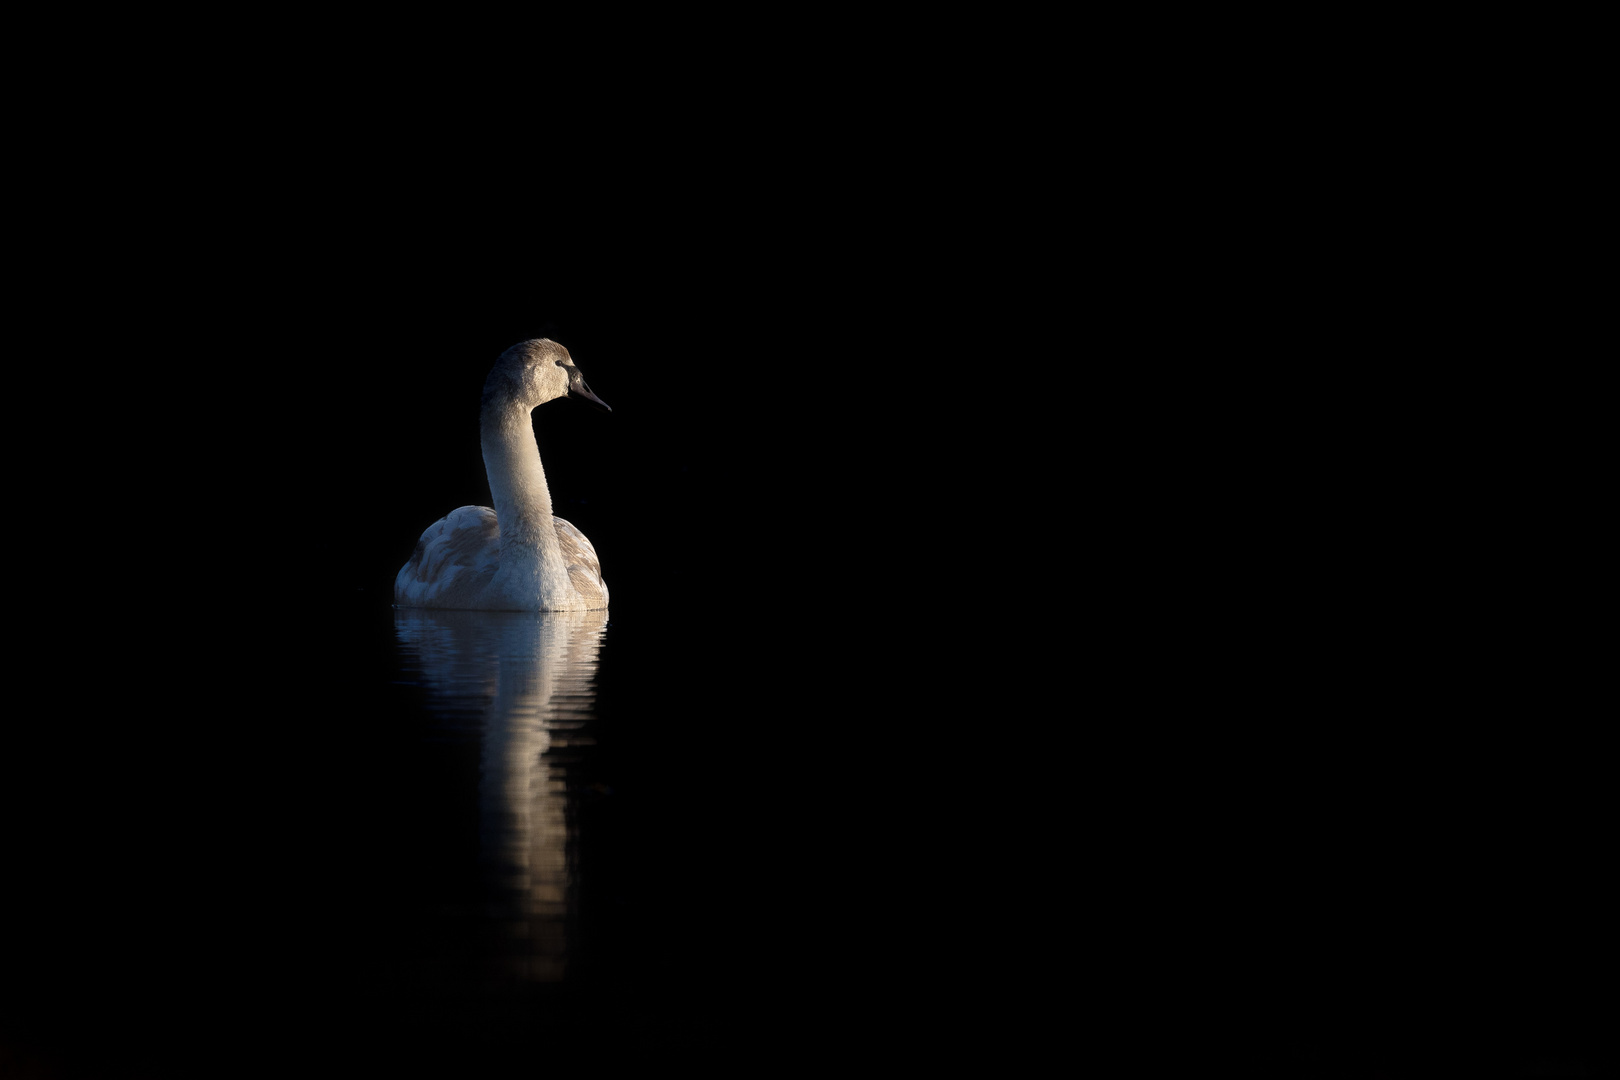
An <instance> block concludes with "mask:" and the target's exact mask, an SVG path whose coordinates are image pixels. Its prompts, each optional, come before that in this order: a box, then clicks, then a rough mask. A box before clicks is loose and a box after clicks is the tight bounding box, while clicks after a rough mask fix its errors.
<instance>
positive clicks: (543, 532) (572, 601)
mask: <svg viewBox="0 0 1620 1080" xmlns="http://www.w3.org/2000/svg"><path fill="white" fill-rule="evenodd" d="M560 397H575V398H580V399H583V400H585V401H589V402H592V403H594V404H596V405H599V406H601V407H602V408H603V409H607V411H608V412H612V411H613V410H612V408H610V407H609V406H608V403H607V402H605V401H603V400H602V399H601V398H599V397H597V396H596V395H595V394H593V393H591V390H590V387H588V386H586V385H585V379H584V377H583V376H581V375H580V373H579V368H577V367H575V366H574V360H573V357H571V356H569V355H568V350H567V349H565V348H563V347H562V346H561V345H559V344H557V343H556V342H555V341H551V340H550V339H548V338H534V339H531V340H529V341H520V342H518V343H517V344H516V345H514V346H512V347H511V348H510V349H507V350H506V351H505V352H504V353H502V354H501V357H500V359H499V360H497V361H496V362H495V367H494V368H493V369H492V370H491V371H490V373H489V378H488V379H486V380H485V381H484V399H483V407H482V412H481V414H480V422H479V432H480V439H479V441H480V443H481V444H482V446H483V450H484V470H485V471H486V472H487V473H488V474H489V490H490V493H491V494H492V495H493V496H494V502H495V508H494V509H493V510H492V509H490V508H489V507H487V506H463V507H461V508H460V509H459V510H453V511H451V512H450V513H449V514H446V515H445V516H444V517H442V518H440V519H439V520H438V521H436V522H434V523H433V524H432V525H429V526H428V527H427V531H426V532H424V533H423V534H422V538H421V539H420V540H418V541H417V542H416V550H415V551H413V552H412V553H411V558H410V561H409V562H407V563H406V564H405V565H404V566H403V567H401V568H400V571H399V574H398V575H397V576H396V577H395V578H394V603H395V604H396V605H398V606H400V607H425V608H460V609H464V610H474V611H601V610H604V609H606V607H607V606H608V587H607V583H606V582H605V581H603V580H602V565H601V562H600V561H599V560H598V559H597V557H596V549H595V548H594V547H592V546H591V542H590V541H589V540H587V539H585V534H584V533H582V532H580V531H579V530H578V529H576V528H574V526H573V525H571V524H569V523H568V522H566V521H564V520H563V519H562V518H560V517H557V516H556V515H555V514H553V513H552V512H551V491H550V489H548V488H547V487H546V474H545V471H544V470H543V469H542V468H541V467H540V448H539V446H538V445H537V444H536V443H535V441H534V428H533V426H532V422H531V419H530V414H531V413H533V412H534V409H535V407H536V406H538V405H542V404H544V403H545V402H548V401H551V400H553V399H555V398H560Z"/></svg>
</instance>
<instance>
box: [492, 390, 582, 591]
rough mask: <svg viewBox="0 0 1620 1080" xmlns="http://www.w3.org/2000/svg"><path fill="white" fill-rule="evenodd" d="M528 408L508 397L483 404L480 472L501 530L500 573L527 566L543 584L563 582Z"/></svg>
mask: <svg viewBox="0 0 1620 1080" xmlns="http://www.w3.org/2000/svg"><path fill="white" fill-rule="evenodd" d="M530 412H531V410H529V409H527V408H524V407H523V406H522V405H519V404H517V403H515V402H512V401H510V400H507V401H504V402H502V401H493V402H489V403H487V404H485V406H484V414H483V423H482V425H481V426H482V437H481V440H480V441H481V442H482V444H483V448H484V470H485V471H486V472H487V473H488V474H489V490H490V494H491V495H493V496H494V499H495V521H496V524H497V525H499V527H500V531H501V572H502V574H510V573H513V572H517V571H519V570H521V569H524V568H528V569H530V570H531V571H532V572H533V573H535V574H536V576H538V577H539V578H540V582H541V583H542V584H551V585H553V586H555V585H556V584H557V583H561V582H566V581H567V580H568V569H567V567H565V566H564V565H563V561H562V549H561V547H560V546H559V545H558V543H557V528H556V526H555V524H553V522H552V517H551V492H550V490H549V489H547V487H546V473H545V470H544V469H542V468H541V467H540V448H539V446H537V445H536V444H535V441H534V428H533V426H532V421H531V419H530Z"/></svg>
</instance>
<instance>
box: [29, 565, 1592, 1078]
mask: <svg viewBox="0 0 1620 1080" xmlns="http://www.w3.org/2000/svg"><path fill="white" fill-rule="evenodd" d="M259 614H260V615H262V617H263V618H264V619H265V620H266V623H265V624H266V625H267V626H269V627H271V628H272V632H270V633H267V634H264V635H262V636H259V637H257V638H254V639H252V640H253V647H252V648H251V649H242V650H238V649H236V648H235V647H234V645H235V643H236V641H237V640H240V639H233V640H232V641H229V642H227V646H228V647H226V648H224V649H220V648H217V647H210V645H209V643H208V640H207V639H208V634H209V633H210V632H217V629H218V624H217V622H214V621H211V620H209V619H206V618H198V619H195V620H193V621H192V622H191V623H190V624H189V625H187V626H186V627H184V628H180V629H177V628H175V627H174V626H173V624H172V623H171V622H167V621H159V620H146V619H144V618H143V617H142V614H141V613H140V612H131V613H129V621H128V624H127V625H126V626H124V627H122V628H121V629H120V632H121V633H122V634H125V635H140V634H146V635H152V636H154V637H156V638H157V639H158V640H159V641H160V642H161V644H162V645H163V646H164V655H166V656H168V657H169V658H170V663H171V665H172V666H171V667H169V668H154V667H151V666H147V665H144V664H143V665H141V666H139V667H137V668H135V669H132V670H127V671H121V672H119V677H118V678H117V679H116V680H113V679H111V678H110V673H111V671H112V669H109V668H106V667H101V666H90V667H87V668H86V669H85V671H86V672H88V674H83V677H82V685H80V684H72V683H64V684H62V685H60V686H59V687H58V688H57V692H58V693H59V695H60V696H61V700H62V701H63V702H69V703H78V704H73V705H69V706H66V707H64V706H62V705H58V706H57V707H55V708H52V709H43V708H42V709H41V710H39V711H37V712H35V713H31V714H30V713H23V714H20V715H21V716H22V717H23V719H22V720H21V721H18V722H14V724H13V730H14V731H15V730H19V729H22V730H35V729H37V730H39V731H40V732H42V734H41V737H40V738H39V740H38V741H37V743H36V744H35V745H33V746H32V748H31V752H30V753H29V754H28V755H27V756H26V757H22V756H13V757H10V758H9V759H8V760H7V762H6V767H7V779H8V784H7V794H8V795H19V794H20V795H21V796H22V797H21V798H19V799H17V800H16V803H17V805H18V809H17V810H16V811H15V813H14V817H13V820H14V821H18V822H26V823H27V828H26V829H20V830H18V831H17V833H16V835H17V836H18V838H19V840H20V842H21V843H20V845H14V846H13V847H12V848H10V849H8V851H7V852H6V855H5V859H6V862H5V867H6V869H7V886H8V888H9V889H10V890H11V892H10V893H9V896H8V899H9V902H10V903H11V912H12V913H11V914H10V915H9V918H8V923H7V929H8V935H9V936H8V945H7V969H6V973H5V974H6V976H7V982H8V987H10V988H13V989H17V990H18V992H17V993H15V994H14V995H13V1000H12V1002H11V1003H9V1004H8V1009H7V1012H6V1021H5V1023H6V1027H5V1034H6V1035H7V1039H8V1042H7V1051H6V1052H7V1053H8V1054H9V1055H10V1057H9V1058H8V1059H0V1060H4V1063H5V1064H6V1068H7V1072H6V1075H7V1076H11V1075H16V1076H25V1077H27V1076H73V1077H78V1076H154V1077H156V1076H174V1075H233V1076H234V1075H255V1074H259V1075H289V1074H297V1075H351V1074H354V1073H355V1072H360V1073H362V1074H364V1073H367V1072H370V1071H372V1070H377V1071H388V1072H390V1073H393V1074H407V1075H409V1074H417V1073H421V1074H428V1073H440V1074H442V1073H454V1074H456V1075H476V1076H493V1077H499V1076H504V1075H512V1074H520V1073H523V1074H527V1073H530V1072H533V1071H536V1070H543V1069H564V1070H568V1071H574V1070H590V1071H609V1072H611V1071H614V1070H618V1069H631V1068H636V1069H640V1068H647V1067H658V1063H659V1062H668V1061H670V1060H685V1061H693V1062H702V1063H705V1064H706V1066H707V1067H712V1068H716V1069H723V1070H727V1071H733V1072H752V1071H757V1070H760V1069H765V1070H767V1071H768V1070H769V1069H770V1068H772V1067H774V1066H773V1064H772V1063H777V1064H780V1063H781V1062H783V1061H792V1062H811V1063H817V1064H820V1065H833V1064H836V1063H837V1062H839V1061H847V1060H849V1059H850V1058H851V1057H852V1056H859V1055H863V1054H866V1055H872V1056H873V1058H874V1059H875V1060H880V1061H883V1062H887V1063H889V1064H891V1065H893V1066H894V1067H909V1066H908V1063H910V1064H915V1063H918V1062H922V1063H927V1064H929V1065H930V1067H933V1066H943V1065H947V1064H952V1063H964V1062H965V1063H969V1064H970V1065H971V1067H973V1068H976V1069H993V1068H1004V1067H1008V1066H1011V1067H1018V1068H1023V1067H1031V1068H1033V1067H1037V1066H1038V1064H1039V1063H1040V1062H1042V1061H1046V1060H1050V1055H1051V1054H1053V1053H1054V1052H1058V1053H1063V1054H1066V1055H1068V1058H1067V1059H1068V1060H1072V1061H1074V1062H1077V1063H1080V1064H1082V1065H1085V1064H1090V1065H1094V1066H1095V1067H1097V1068H1108V1069H1110V1070H1112V1071H1115V1072H1117V1074H1119V1075H1141V1076H1153V1075H1165V1074H1166V1070H1170V1071H1171V1072H1174V1071H1175V1070H1176V1069H1177V1068H1179V1067H1180V1064H1179V1063H1184V1062H1185V1061H1186V1060H1187V1059H1192V1060H1194V1061H1205V1062H1212V1063H1215V1064H1216V1065H1218V1066H1219V1067H1221V1068H1223V1069H1224V1068H1228V1067H1231V1068H1237V1067H1241V1068H1243V1069H1245V1070H1247V1071H1248V1072H1249V1073H1250V1074H1257V1075H1293V1076H1334V1077H1337V1076H1351V1077H1373V1076H1537V1075H1545V1076H1581V1075H1597V1073H1594V1072H1590V1071H1587V1072H1582V1071H1580V1070H1583V1069H1587V1070H1589V1069H1590V1068H1591V1067H1592V1065H1593V1063H1594V1062H1596V1063H1601V1062H1602V1061H1604V1060H1606V1058H1605V1057H1604V1055H1606V1054H1609V1053H1610V1052H1611V1051H1612V1039H1606V1037H1605V1035H1604V1032H1605V1031H1606V1030H1607V1028H1608V1020H1607V1017H1608V1016H1609V1015H1610V1010H1609V1009H1608V1003H1609V1002H1610V1001H1612V993H1610V991H1609V990H1608V989H1606V987H1607V986H1608V984H1607V983H1606V981H1605V980H1606V979H1607V975H1606V974H1605V972H1606V971H1607V970H1608V969H1607V966H1606V960H1607V959H1608V958H1612V956H1613V955H1614V951H1613V938H1612V933H1610V931H1609V929H1608V927H1609V925H1610V920H1609V914H1610V905H1609V904H1608V902H1607V898H1608V897H1611V896H1612V895H1613V890H1612V886H1610V885H1608V884H1606V882H1607V880H1608V875H1607V872H1606V866H1605V864H1606V862H1607V861H1608V860H1607V854H1606V852H1607V846H1606V845H1607V839H1606V838H1607V837H1608V835H1609V828H1608V826H1607V825H1606V824H1605V821H1606V818H1605V816H1604V810H1603V808H1604V807H1605V806H1606V805H1608V802H1609V799H1608V796H1607V795H1606V792H1607V790H1608V789H1607V787H1606V784H1607V780H1606V776H1605V773H1606V770H1605V769H1604V768H1603V765H1602V762H1601V760H1600V759H1595V758H1594V757H1593V756H1592V754H1591V753H1590V751H1591V743H1590V738H1589V727H1588V725H1587V724H1586V722H1585V719H1584V713H1583V712H1582V709H1583V705H1582V703H1581V702H1579V701H1576V700H1566V699H1565V698H1563V697H1562V696H1560V694H1559V692H1558V690H1557V686H1558V685H1559V683H1558V680H1557V679H1556V678H1555V677H1553V676H1554V673H1553V672H1551V671H1548V672H1546V673H1545V677H1543V676H1542V675H1538V676H1537V678H1536V679H1535V680H1534V681H1533V682H1534V693H1531V694H1520V693H1510V692H1509V691H1510V688H1512V687H1518V688H1521V689H1522V688H1523V686H1524V685H1525V682H1526V681H1525V680H1523V679H1522V678H1514V679H1507V678H1499V679H1498V681H1497V682H1494V683H1491V685H1495V686H1497V687H1498V692H1497V693H1496V694H1495V695H1494V699H1493V700H1494V705H1493V707H1494V709H1495V711H1494V712H1490V713H1483V712H1476V713H1471V714H1470V715H1469V716H1468V717H1459V716H1456V715H1453V714H1452V713H1450V712H1448V711H1447V709H1446V703H1447V701H1448V698H1446V697H1445V696H1444V695H1443V694H1442V695H1438V696H1417V694H1416V692H1415V691H1414V690H1413V689H1412V685H1413V684H1411V683H1402V684H1400V688H1399V690H1398V691H1397V690H1396V689H1395V688H1394V684H1390V683H1384V684H1380V683H1378V682H1376V680H1374V681H1367V680H1365V679H1364V680H1363V682H1361V683H1360V684H1357V686H1358V687H1359V688H1350V689H1345V688H1344V686H1345V684H1343V683H1342V682H1340V681H1337V680H1340V679H1341V678H1342V677H1343V673H1344V671H1345V670H1346V669H1345V668H1344V666H1343V665H1341V664H1340V663H1339V662H1338V661H1337V660H1334V661H1333V662H1330V663H1316V664H1314V665H1313V664H1312V663H1311V661H1310V659H1309V657H1308V656H1307V655H1306V654H1305V653H1303V652H1296V653H1294V654H1291V659H1290V663H1289V666H1288V667H1287V670H1286V671H1284V670H1283V669H1282V668H1280V667H1279V665H1278V664H1277V663H1276V662H1275V657H1273V658H1272V659H1271V660H1268V661H1267V662H1266V663H1264V664H1261V665H1259V667H1258V668H1249V667H1242V666H1234V665H1233V664H1232V663H1231V662H1230V660H1229V659H1228V654H1226V653H1224V652H1223V653H1222V654H1221V656H1222V657H1223V659H1225V660H1227V662H1226V663H1223V665H1221V666H1220V667H1216V666H1213V665H1211V666H1203V667H1200V666H1197V665H1186V666H1175V667H1164V666H1152V665H1150V666H1147V667H1135V668H1128V669H1121V674H1125V673H1127V672H1128V674H1129V677H1128V678H1121V679H1119V680H1115V681H1109V680H1104V679H1102V678H1101V676H1099V675H1097V674H1096V672H1097V671H1098V670H1099V668H1100V667H1101V659H1100V657H1099V658H1095V659H1094V660H1092V661H1088V662H1087V665H1086V666H1085V667H1083V668H1074V667H1071V668H1069V669H1067V670H1071V671H1078V672H1081V673H1084V672H1090V673H1092V674H1091V676H1090V677H1091V678H1092V679H1095V680H1097V681H1096V682H1095V683H1094V684H1092V685H1095V687H1096V693H1095V694H1089V695H1088V694H1075V693H1070V694H1068V695H1067V696H1065V695H1059V694H1053V693H1050V692H1049V691H1050V690H1051V688H1052V686H1053V685H1054V680H1053V679H1051V678H1047V679H1044V680H1043V681H1042V684H1041V685H1042V687H1043V689H1044V690H1045V691H1047V692H1046V693H1043V694H1042V695H1040V696H1037V697H1030V696H1027V695H1024V694H1022V692H1021V687H1022V684H1023V683H1024V681H1025V680H1026V678H1027V675H1026V673H1025V671H1024V668H1023V667H1022V666H1021V665H1022V664H1023V663H1027V662H1028V661H1029V658H1030V657H1032V656H1037V655H1039V654H1038V653H1037V652H1035V651H1033V650H1034V648H1035V647H1037V646H1038V645H1039V643H1040V642H1039V638H1040V635H1039V634H1037V633H1034V632H1033V631H1031V630H1030V629H1029V628H1028V627H1026V626H1022V625H1020V624H1016V623H1014V624H1011V625H1009V624H1008V623H1007V622H1006V621H1005V620H997V621H994V622H993V624H992V625H990V626H989V627H988V628H987V627H986V625H985V623H984V621H983V620H980V619H976V618H969V617H957V618H955V619H942V620H941V621H940V624H939V626H938V627H935V628H934V630H936V631H938V632H930V633H928V634H924V633H923V632H922V631H921V630H919V629H915V628H913V629H911V630H907V631H904V632H902V631H901V630H898V629H897V628H896V627H895V625H894V624H893V623H892V622H885V621H883V620H874V619H873V618H872V617H871V616H870V615H869V614H867V613H860V612H855V613H845V612H843V611H823V612H820V613H819V614H816V615H815V616H814V617H811V616H810V615H808V614H806V613H805V612H802V611H801V612H797V613H794V614H793V615H792V616H791V617H787V616H783V615H774V616H766V615H761V614H759V613H757V612H752V611H749V610H746V609H743V608H738V609H725V610H720V611H709V612H706V613H703V614H701V615H698V614H693V613H691V612H683V611H680V610H678V609H669V610H660V611H649V610H647V609H645V608H644V607H643V606H642V605H639V604H638V603H636V601H635V600H634V598H632V599H629V600H626V601H624V602H623V603H622V604H621V605H620V609H619V610H618V611H615V612H613V613H612V614H611V615H610V617H608V618H607V619H605V620H604V619H601V618H599V617H596V616H590V617H585V618H565V617H559V616H542V617H536V616H508V615H496V616H487V615H466V616H459V615H457V616H451V615H431V614H424V613H411V612H401V611H396V610H394V609H393V608H391V606H390V605H388V604H387V603H386V601H385V600H379V599H378V598H377V597H376V596H374V595H368V594H365V593H357V594H356V595H355V596H354V597H353V598H351V599H350V600H349V601H347V602H344V603H339V604H334V605H328V606H326V607H325V608H323V609H321V610H319V611H305V610H303V609H294V610H291V611H289V610H286V609H276V608H261V609H259ZM897 640H898V641H900V642H901V643H903V644H906V645H910V646H920V645H922V644H924V643H927V644H929V645H930V646H931V648H929V649H928V650H925V651H924V652H922V654H920V655H913V656H910V657H908V656H907V655H905V654H904V652H903V650H899V649H897V647H896V645H895V642H896V641H897ZM1002 640H1005V641H1011V642H1013V643H1014V644H1013V645H1012V646H1009V648H1010V650H1011V651H1010V652H1004V653H996V651H995V650H994V649H992V648H990V647H989V646H987V645H986V642H993V641H1002ZM986 655H998V656H1000V657H1001V659H1002V661H1003V662H1001V663H998V664H995V665H992V666H991V670H990V671H989V672H988V675H987V676H986V675H985V673H978V674H975V672H973V671H972V668H973V665H974V664H975V663H982V662H983V658H984V657H985V656H986ZM1009 658H1010V659H1009ZM203 659H206V660H207V662H208V663H209V664H217V663H221V662H223V661H233V660H234V661H235V663H236V666H234V667H229V666H227V667H226V668H224V669H222V670H219V671H217V672H214V673H212V674H208V673H205V676H198V675H196V674H194V673H193V672H194V669H196V668H198V667H199V665H200V664H201V662H202V660H203ZM1051 662H1052V663H1060V662H1059V661H1055V660H1054V661H1051ZM1385 662H1388V658H1385ZM1426 662H1427V663H1429V664H1430V665H1433V664H1435V663H1437V662H1438V661H1436V660H1435V659H1434V658H1433V657H1430V659H1429V660H1428V661H1426ZM1070 663H1072V660H1071V661H1070ZM1261 669H1263V672H1262V670H1261ZM1056 671H1057V669H1056V668H1054V669H1053V672H1056ZM1048 674H1052V672H1049V673H1048ZM1460 674H1461V672H1460V671H1459V675H1460ZM1468 678H1469V679H1470V680H1473V681H1474V682H1475V684H1476V685H1478V684H1480V681H1481V680H1484V681H1487V682H1488V681H1489V680H1491V679H1493V678H1498V677H1497V676H1494V675H1492V674H1491V673H1489V672H1485V671H1480V670H1474V671H1471V672H1469V673H1468ZM1172 683H1174V684H1175V685H1176V686H1178V687H1181V688H1183V689H1185V688H1186V687H1188V686H1191V687H1192V688H1194V689H1196V693H1186V692H1183V690H1177V691H1176V692H1174V693H1171V692H1168V691H1165V690H1164V689H1163V688H1164V687H1165V686H1167V685H1170V684H1172ZM1335 686H1337V687H1340V689H1338V690H1330V689H1326V688H1332V687H1335ZM986 690H988V692H986ZM182 699H184V700H182ZM1212 703H1225V704H1224V705H1222V707H1221V708H1219V709H1212ZM1237 704H1241V705H1242V707H1243V711H1242V712H1241V713H1237V712H1233V711H1231V710H1232V709H1233V708H1235V706H1236V705H1237ZM60 715H66V716H69V717H70V718H71V722H69V723H66V724H63V723H56V722H54V720H55V718H56V717H58V716H60Z"/></svg>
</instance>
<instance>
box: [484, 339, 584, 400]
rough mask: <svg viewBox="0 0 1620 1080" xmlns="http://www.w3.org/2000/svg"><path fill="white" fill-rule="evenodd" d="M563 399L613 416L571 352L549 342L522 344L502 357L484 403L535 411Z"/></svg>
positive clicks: (526, 342) (490, 374)
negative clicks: (597, 408)
mask: <svg viewBox="0 0 1620 1080" xmlns="http://www.w3.org/2000/svg"><path fill="white" fill-rule="evenodd" d="M560 397H572V398H579V399H580V400H583V401H589V402H590V403H591V404H593V405H597V406H600V407H601V408H604V409H607V411H608V412H612V411H613V409H612V407H611V406H610V405H608V403H607V402H605V401H603V400H602V399H601V398H599V397H597V396H596V395H595V394H593V393H591V388H590V387H589V386H586V385H585V377H584V376H583V375H581V374H580V373H579V368H577V367H575V366H574V358H573V357H571V356H569V355H568V350H567V349H565V348H563V347H562V346H561V345H559V344H557V343H556V342H555V341H552V340H551V339H550V338H532V339H530V340H528V341H520V342H518V343H517V344H516V345H514V346H512V347H511V348H510V349H507V350H506V351H505V352H503V353H502V354H501V358H500V359H499V360H497V361H495V368H494V370H492V371H491V372H490V373H489V378H488V379H487V380H486V381H485V382H484V399H485V401H490V400H491V399H495V400H499V401H506V402H515V403H516V404H518V405H521V406H522V407H524V408H525V409H533V408H535V407H536V406H538V405H543V404H545V403H546V402H548V401H554V400H556V399H557V398H560Z"/></svg>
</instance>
